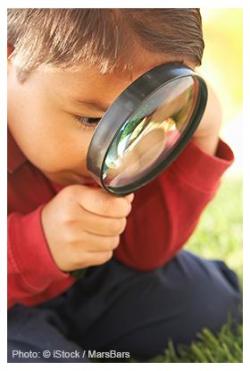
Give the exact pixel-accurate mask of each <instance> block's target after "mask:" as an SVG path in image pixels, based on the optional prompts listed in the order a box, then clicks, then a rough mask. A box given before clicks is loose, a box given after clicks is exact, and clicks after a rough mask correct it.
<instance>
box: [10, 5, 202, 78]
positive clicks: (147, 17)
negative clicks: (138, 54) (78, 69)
mask: <svg viewBox="0 0 250 371" xmlns="http://www.w3.org/2000/svg"><path fill="white" fill-rule="evenodd" d="M8 42H9V43H10V44H11V45H13V46H14V47H15V49H14V51H13V53H12V55H11V58H13V59H14V60H15V61H16V64H17V66H18V68H19V69H20V71H23V72H24V73H25V72H30V71H32V70H33V69H35V68H36V67H38V66H39V65H41V64H52V65H55V66H61V67H63V68H67V67H72V66H74V65H78V64H80V63H83V61H84V62H85V63H88V64H90V65H95V66H97V67H98V68H99V71H100V72H101V73H107V72H111V71H112V70H114V69H115V68H116V67H118V65H119V66H120V67H121V66H123V68H125V69H126V68H128V66H129V65H131V63H132V59H133V49H134V48H133V46H134V45H135V43H137V44H139V45H140V46H142V47H143V48H144V49H145V50H147V51H150V52H156V53H160V54H171V55H173V56H175V57H176V58H177V59H178V58H179V59H183V58H184V57H188V58H189V59H191V60H192V61H193V62H194V63H195V64H196V65H200V64H201V60H202V55H203V49H204V42H203V36H202V22H201V15H200V11H199V9H196V8H184V9H180V8H176V9H175V8H164V9H149V8H148V9H141V8H140V9H103V8H102V9H87V8H83V9H38V8H36V9H31V8H29V9H9V10H8Z"/></svg>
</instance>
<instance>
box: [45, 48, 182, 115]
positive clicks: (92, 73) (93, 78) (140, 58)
mask: <svg viewBox="0 0 250 371" xmlns="http://www.w3.org/2000/svg"><path fill="white" fill-rule="evenodd" d="M175 61H177V59H176V58H175V57H173V56H167V55H161V54H156V53H150V52H146V51H140V53H139V52H138V53H137V57H136V59H134V63H133V66H132V68H131V69H129V70H122V69H118V68H117V69H116V70H115V71H113V72H109V73H106V74H102V73H100V71H99V70H98V68H97V67H96V66H86V65H84V64H82V65H79V66H75V67H73V68H67V69H62V68H58V67H53V66H46V67H45V68H44V69H40V73H41V75H44V76H40V78H41V79H42V81H41V82H42V84H44V83H46V84H47V85H48V87H47V88H48V89H51V91H52V92H53V93H54V94H55V95H57V96H58V97H59V99H60V98H62V99H67V100H72V101H84V100H86V101H96V102H99V103H100V105H101V106H103V107H106V108H107V107H109V106H110V105H111V104H112V102H113V101H114V99H115V98H116V97H117V96H119V95H120V94H121V92H122V91H123V90H125V89H126V88H127V87H128V86H129V85H130V84H131V83H132V82H133V81H134V80H136V79H137V78H138V77H140V76H141V75H142V74H144V73H145V72H147V71H149V70H150V69H152V68H154V67H156V66H158V65H160V64H163V63H169V62H175ZM184 62H185V61H184ZM187 64H188V62H187ZM43 78H44V80H43Z"/></svg>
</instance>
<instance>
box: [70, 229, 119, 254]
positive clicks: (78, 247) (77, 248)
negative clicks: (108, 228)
mask: <svg viewBox="0 0 250 371" xmlns="http://www.w3.org/2000/svg"><path fill="white" fill-rule="evenodd" d="M119 243H120V236H119V235H117V236H111V237H108V236H99V235H97V234H93V233H89V232H86V231H82V232H81V233H78V235H77V237H75V238H74V239H71V246H72V247H71V251H72V253H73V250H74V253H75V254H77V253H79V254H81V252H82V253H84V252H103V251H111V250H114V249H115V248H116V247H118V245H119Z"/></svg>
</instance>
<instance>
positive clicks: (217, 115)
mask: <svg viewBox="0 0 250 371" xmlns="http://www.w3.org/2000/svg"><path fill="white" fill-rule="evenodd" d="M221 123H222V109H221V105H220V102H219V100H218V97H217V95H216V94H215V92H214V91H213V89H212V88H211V87H210V86H209V85H208V101H207V106H206V109H205V112H204V115H203V117H202V119H201V122H200V124H199V126H198V128H197V129H196V131H195V133H194V135H193V138H192V142H194V143H195V144H196V145H198V147H200V149H201V150H203V151H204V152H206V153H208V154H210V155H214V154H215V152H216V149H217V145H218V141H219V131H220V128H221Z"/></svg>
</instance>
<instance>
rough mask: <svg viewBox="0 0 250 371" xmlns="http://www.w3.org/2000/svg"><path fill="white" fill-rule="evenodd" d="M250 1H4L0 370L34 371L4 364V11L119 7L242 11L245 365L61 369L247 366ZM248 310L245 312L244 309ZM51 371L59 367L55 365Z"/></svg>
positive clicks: (2, 19) (0, 17) (1, 16)
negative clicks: (4, 368) (13, 9)
mask: <svg viewBox="0 0 250 371" xmlns="http://www.w3.org/2000/svg"><path fill="white" fill-rule="evenodd" d="M247 3H249V1H246V2H244V1H239V0H231V1H230V0H220V1H218V0H210V1H209V2H208V1H184V0H183V1H178V0H175V1H172V0H171V1H159V0H150V1H148V0H144V1H135V0H126V1H125V2H124V1H101V0H99V1H96V0H92V1H89V0H88V1H76V0H71V1H70V2H69V1H68V0H67V1H66V0H60V1H55V0H54V1H52V0H37V1H34V0H26V1H22V0H16V1H12V0H9V1H7V4H0V25H1V38H0V51H1V63H0V65H1V84H0V102H1V107H0V110H1V111H0V115H1V117H0V119H1V120H0V122H1V125H0V130H1V133H0V159H1V161H0V166H1V167H0V171H1V177H0V179H1V182H0V184H1V192H0V194H1V201H0V205H1V207H0V225H1V234H0V236H1V249H0V254H1V255H0V261H1V268H0V284H1V287H0V288H1V295H0V297H1V302H0V305H1V306H0V323H1V330H0V344H1V345H0V346H1V350H0V357H1V358H0V367H1V366H2V365H3V364H5V367H6V368H8V369H10V370H16V369H18V370H22V369H23V370H24V369H25V370H29V369H32V370H33V368H34V365H33V364H18V365H17V364H7V363H6V338H7V326H6V298H7V294H6V275H7V272H6V261H7V252H6V244H7V238H6V225H7V222H6V197H7V196H6V195H7V187H6V184H7V182H6V175H5V174H6V158H7V156H6V154H7V141H6V121H7V119H6V116H7V115H6V111H7V109H6V98H5V97H6V61H5V54H6V16H5V14H6V9H7V7H9V8H11V7H13V8H14V7H16V8H18V7H27V8H28V7H41V8H42V7H44V8H45V7H48V8H53V7H62V8H63V7H65V8H67V7H68V8H74V7H90V8H94V7H106V8H112V7H114V8H119V7H120V8H122V7H127V8H129V7H131V8H133V7H138V8H139V7H145V8H146V7H149V8H161V7H162V8H164V7H207V8H234V7H235V8H244V75H243V79H244V262H245V264H244V313H245V316H244V363H243V364H200V363H199V364H167V365H166V364H164V363H163V364H143V365H142V364H98V363H96V364H84V365H82V364H70V365H69V364H67V363H64V364H60V368H61V369H65V370H67V371H68V370H69V368H70V370H78V369H83V367H84V368H87V369H88V368H90V369H93V368H94V369H95V368H97V367H98V368H99V367H101V368H102V369H104V370H105V369H108V370H110V369H112V368H114V369H116V370H117V368H119V369H125V368H126V369H127V368H131V367H132V368H133V369H134V368H137V367H141V366H142V367H143V368H145V369H149V368H150V369H151V367H152V368H155V367H157V368H162V369H164V370H165V369H166V367H167V369H168V370H180V369H185V370H187V369H190V370H194V369H197V370H210V368H211V369H213V370H216V369H218V370H219V371H221V370H223V369H224V370H229V369H234V370H239V369H245V368H246V367H247V368H248V367H249V366H250V352H249V349H248V348H249V345H248V344H249V337H250V333H249V328H250V320H249V319H250V316H249V314H248V313H247V312H249V307H250V306H249V288H250V285H249V284H246V283H248V282H250V277H249V271H250V270H249V268H248V265H249V264H250V253H249V249H250V234H249V231H250V165H249V163H250V141H249V139H250V131H249V127H250V113H249V112H250V110H249V106H250V103H249V102H250V67H249V66H250V57H249V51H250V50H249V49H250V6H249V5H248V4H247ZM246 308H247V309H246ZM51 365H53V364H49V365H48V366H47V365H46V364H45V365H44V364H36V365H35V367H36V368H37V369H44V367H49V369H50V368H52V367H53V366H51ZM54 367H58V365H55V366H54Z"/></svg>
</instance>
